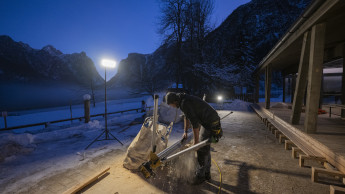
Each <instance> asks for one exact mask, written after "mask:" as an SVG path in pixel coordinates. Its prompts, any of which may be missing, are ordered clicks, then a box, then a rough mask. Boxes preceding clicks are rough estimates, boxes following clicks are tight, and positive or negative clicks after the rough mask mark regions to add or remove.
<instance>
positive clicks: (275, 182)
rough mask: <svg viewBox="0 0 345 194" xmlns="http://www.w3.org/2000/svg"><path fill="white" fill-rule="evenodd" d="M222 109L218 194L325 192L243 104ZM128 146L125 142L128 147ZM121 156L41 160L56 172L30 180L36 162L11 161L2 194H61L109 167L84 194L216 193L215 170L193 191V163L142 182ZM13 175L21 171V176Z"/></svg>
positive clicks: (184, 161)
mask: <svg viewBox="0 0 345 194" xmlns="http://www.w3.org/2000/svg"><path fill="white" fill-rule="evenodd" d="M223 108H224V109H229V110H234V114H232V115H231V116H228V117H227V118H225V119H224V120H222V127H223V130H224V138H222V139H221V141H220V142H219V143H218V144H213V145H212V158H213V159H214V160H215V161H216V162H217V163H218V165H219V167H220V169H221V171H222V175H223V189H222V192H223V193H327V192H329V187H328V185H323V184H318V183H312V182H311V181H310V169H309V168H300V167H299V166H298V161H297V159H292V158H291V152H289V151H285V150H284V146H283V145H280V144H278V142H277V140H276V139H275V137H274V135H272V134H271V133H270V132H269V131H267V130H263V129H264V125H263V124H262V122H261V121H260V120H259V118H258V117H257V116H256V114H255V113H253V112H252V111H251V110H250V109H249V107H248V104H247V103H244V102H241V101H234V102H233V103H232V104H228V105H224V106H223ZM227 113H228V111H225V110H222V111H219V114H220V116H221V117H222V116H224V115H226V114H227ZM133 127H134V128H135V127H136V130H138V127H139V128H140V126H139V125H138V126H133ZM129 133H133V134H132V136H131V137H134V136H135V134H136V133H137V131H135V130H134V129H132V130H130V131H128V132H127V134H129ZM182 133H183V130H182V125H181V123H180V124H178V125H176V126H175V128H174V133H173V134H172V139H171V140H170V142H173V141H174V140H173V139H178V138H179V137H180V136H181V135H182ZM115 135H117V133H115ZM128 137H130V136H128ZM78 138H79V139H78ZM72 139H74V143H77V142H78V141H81V140H80V137H75V138H71V140H70V141H69V142H66V145H65V146H69V145H68V144H73V140H72ZM129 142H130V139H128V141H127V144H126V145H127V146H128V144H129ZM84 143H85V142H84ZM60 145H61V144H60ZM77 147H78V146H77ZM125 150H126V149H125V147H124V148H121V146H119V144H116V143H115V142H114V143H110V144H109V143H104V144H103V146H102V144H100V145H98V146H96V148H94V149H93V150H90V151H89V152H87V153H86V156H85V157H86V158H85V159H84V160H82V159H83V158H82V156H78V155H77V154H76V153H75V151H74V153H73V152H71V153H70V154H71V156H67V155H64V156H60V157H55V158H54V160H53V161H52V162H51V163H49V165H44V164H45V162H44V161H46V159H44V158H42V164H43V166H45V167H43V171H44V169H45V168H48V169H49V168H53V169H54V168H56V171H53V170H50V171H46V173H45V174H42V175H41V176H39V177H38V176H35V175H36V174H38V172H39V171H40V170H42V169H40V167H39V164H40V161H36V162H37V165H31V164H30V163H29V164H23V165H22V166H21V165H19V164H16V162H15V161H16V159H14V160H13V161H14V163H13V164H12V163H8V162H5V163H3V164H1V167H0V168H1V178H2V180H7V183H6V185H4V184H3V183H1V185H0V186H1V188H4V191H3V193H9V192H15V193H61V192H63V191H65V190H67V189H68V188H70V187H71V186H73V185H75V184H77V183H78V182H79V181H81V180H83V179H84V178H86V177H88V176H90V175H93V174H94V173H95V172H98V171H100V170H102V169H103V168H104V167H105V166H110V167H111V169H110V171H109V172H110V174H108V175H107V176H105V177H103V179H102V180H100V181H99V182H97V183H96V184H93V185H91V186H90V187H87V188H86V189H85V190H84V191H83V192H84V193H116V192H118V193H217V191H218V186H219V173H218V169H217V168H216V166H215V165H212V168H211V174H212V180H211V181H210V182H205V183H203V184H201V185H198V186H193V185H190V184H189V183H188V180H186V178H185V176H184V175H185V174H184V173H186V172H187V173H189V174H191V173H192V172H191V171H190V170H191V168H190V167H191V166H192V167H193V164H194V163H193V161H195V158H194V157H193V155H187V156H184V157H182V158H181V159H180V160H179V161H178V162H177V163H178V164H175V166H174V167H173V168H169V167H165V168H163V169H158V170H157V172H156V173H157V175H156V176H155V177H154V178H151V179H149V180H146V179H144V178H143V177H142V176H141V175H140V174H139V173H138V174H137V173H132V172H130V171H128V170H126V169H124V168H123V167H122V161H123V159H124V155H125ZM51 152H54V150H52V151H51ZM35 153H36V151H34V152H33V153H31V154H29V155H28V156H25V157H27V158H30V155H34V154H35ZM72 154H73V155H74V156H72ZM77 156H78V157H77ZM79 160H82V161H79ZM76 161H77V162H76ZM10 164H12V165H10ZM68 164H70V166H68V168H65V169H63V168H60V170H58V169H59V166H63V165H68ZM173 165H174V164H173ZM176 166H179V168H176ZM188 167H189V168H188ZM4 168H6V170H5V171H3V169H4ZM31 168H36V169H31ZM179 169H184V172H183V173H181V172H179V171H180V170H179ZM185 169H188V170H189V171H188V170H185ZM17 171H20V173H21V176H19V175H18V174H20V173H18V172H17ZM11 173H15V174H17V177H13V179H11V181H8V179H4V176H11ZM24 183H26V184H24Z"/></svg>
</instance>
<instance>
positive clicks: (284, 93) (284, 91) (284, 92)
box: [283, 76, 286, 102]
mask: <svg viewBox="0 0 345 194" xmlns="http://www.w3.org/2000/svg"><path fill="white" fill-rule="evenodd" d="M285 95H286V90H285V76H283V102H285Z"/></svg>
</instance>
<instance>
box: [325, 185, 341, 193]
mask: <svg viewBox="0 0 345 194" xmlns="http://www.w3.org/2000/svg"><path fill="white" fill-rule="evenodd" d="M329 193H330V194H345V188H344V187H338V186H334V185H330V187H329Z"/></svg>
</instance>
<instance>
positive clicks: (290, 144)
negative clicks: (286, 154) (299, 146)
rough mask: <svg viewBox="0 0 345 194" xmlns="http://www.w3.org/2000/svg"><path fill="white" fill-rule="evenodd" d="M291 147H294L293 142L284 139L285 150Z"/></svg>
mask: <svg viewBox="0 0 345 194" xmlns="http://www.w3.org/2000/svg"><path fill="white" fill-rule="evenodd" d="M290 147H291V148H290ZM292 147H296V146H295V144H294V143H293V142H292V141H291V140H288V139H287V140H285V150H290V149H292Z"/></svg>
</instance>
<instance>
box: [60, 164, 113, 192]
mask: <svg viewBox="0 0 345 194" xmlns="http://www.w3.org/2000/svg"><path fill="white" fill-rule="evenodd" d="M109 169H110V167H108V168H106V169H104V170H103V171H102V172H100V173H97V174H95V175H94V176H92V177H90V178H88V179H85V180H84V181H83V182H81V183H79V184H77V185H75V186H74V187H72V188H70V189H68V190H67V191H65V192H64V193H63V194H74V193H77V192H78V191H80V190H82V189H83V188H85V187H86V186H87V185H89V184H91V183H93V182H95V181H96V180H97V179H98V178H99V177H101V176H103V175H104V174H105V173H106V172H107V171H109Z"/></svg>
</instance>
